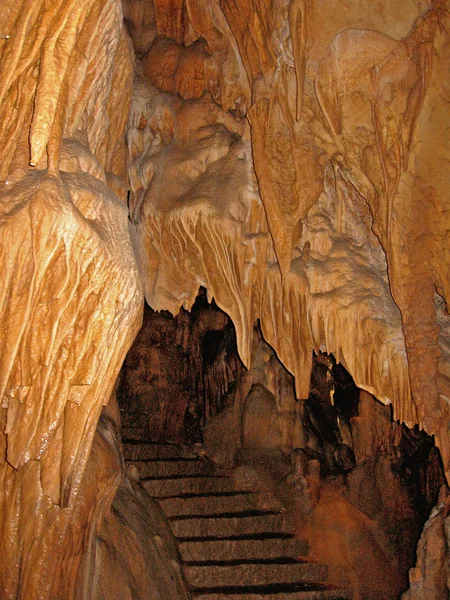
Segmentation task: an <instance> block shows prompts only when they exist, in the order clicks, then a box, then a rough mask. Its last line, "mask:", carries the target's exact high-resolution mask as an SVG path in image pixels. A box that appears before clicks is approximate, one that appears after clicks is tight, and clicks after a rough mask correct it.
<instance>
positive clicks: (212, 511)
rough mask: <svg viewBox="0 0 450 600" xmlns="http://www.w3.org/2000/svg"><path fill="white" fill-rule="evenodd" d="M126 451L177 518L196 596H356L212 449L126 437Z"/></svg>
mask: <svg viewBox="0 0 450 600" xmlns="http://www.w3.org/2000/svg"><path fill="white" fill-rule="evenodd" d="M129 433H131V432H129ZM124 456H125V460H126V463H127V468H128V469H130V468H132V469H135V470H136V469H137V472H138V473H139V477H140V480H141V484H142V485H143V487H144V488H145V489H146V491H147V492H148V493H149V495H150V496H152V497H153V498H155V499H156V500H157V502H158V503H159V505H160V507H161V509H162V511H163V512H164V514H165V516H166V517H167V519H168V521H169V523H170V527H171V530H172V533H173V534H174V536H175V538H176V540H177V543H178V547H179V552H180V557H181V563H182V568H183V573H184V577H185V579H186V581H187V583H188V586H189V588H190V590H191V593H192V596H193V597H194V598H198V599H199V600H200V599H201V600H222V599H224V598H236V599H240V600H256V599H257V598H266V599H270V598H280V599H281V598H283V599H290V600H294V599H298V600H300V599H301V600H325V599H327V600H344V599H347V600H348V599H350V598H352V595H351V594H350V593H349V592H346V591H344V590H341V589H335V588H333V587H332V586H330V585H328V584H327V576H328V569H327V566H326V565H324V564H319V563H317V562H313V561H309V560H308V558H307V553H308V544H307V543H306V542H305V541H304V540H299V539H297V538H295V537H294V535H292V533H291V532H290V531H289V528H288V525H287V523H286V520H285V518H284V511H283V509H282V508H281V507H273V506H272V507H271V506H270V505H265V503H264V498H262V497H261V494H260V493H259V492H258V491H257V490H255V489H252V488H251V487H250V486H248V485H245V484H242V483H241V484H238V483H237V482H236V481H235V479H234V478H233V477H232V476H231V475H230V474H227V473H224V472H220V471H219V470H218V469H217V468H216V467H215V465H214V464H213V463H212V462H211V461H209V460H208V459H207V458H206V457H205V456H201V455H198V454H196V453H195V451H194V450H192V449H188V448H186V447H183V446H181V445H176V444H162V443H156V442H145V441H139V440H138V439H137V440H124ZM135 472H136V471H135Z"/></svg>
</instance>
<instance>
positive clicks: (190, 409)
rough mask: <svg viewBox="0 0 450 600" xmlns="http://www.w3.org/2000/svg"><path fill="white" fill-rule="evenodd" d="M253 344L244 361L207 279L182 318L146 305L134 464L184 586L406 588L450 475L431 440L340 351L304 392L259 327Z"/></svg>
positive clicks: (318, 366)
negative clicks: (159, 514) (174, 547)
mask: <svg viewBox="0 0 450 600" xmlns="http://www.w3.org/2000/svg"><path fill="white" fill-rule="evenodd" d="M252 353H253V354H252V366H251V368H250V369H249V370H247V369H245V368H244V366H243V365H242V362H241V361H240V359H239V356H238V353H237V347H236V336H235V331H234V327H233V324H232V322H231V321H230V319H229V318H228V316H227V315H226V314H225V313H223V312H222V311H221V310H220V309H219V308H218V307H217V306H216V305H215V303H214V302H212V303H211V304H209V303H208V302H207V300H206V293H205V290H200V294H199V296H198V297H197V300H196V302H195V304H194V306H193V307H192V310H191V311H190V312H187V311H185V310H184V309H182V310H181V311H180V313H179V314H178V315H177V316H176V317H172V316H171V315H170V314H169V313H164V312H160V313H156V312H154V311H152V310H151V309H150V308H148V307H146V309H145V314H144V323H143V326H142V329H141V331H140V332H139V334H138V336H137V338H136V340H135V343H134V344H133V346H132V348H131V349H130V351H129V353H128V356H127V358H126V360H125V363H124V366H123V368H122V371H121V375H120V378H119V385H118V389H117V398H118V402H119V406H120V411H121V421H122V438H123V443H124V454H125V458H126V460H127V468H128V473H129V474H130V475H131V476H132V477H134V478H135V479H138V478H140V480H141V483H142V485H143V486H144V488H145V489H146V490H147V492H148V493H149V494H150V495H151V496H153V497H154V498H157V499H158V502H159V505H160V507H161V508H162V510H163V512H164V513H165V516H166V517H167V518H168V520H169V523H170V525H171V529H172V532H173V533H174V535H175V538H176V539H177V542H178V546H179V549H180V553H181V558H182V564H183V569H184V573H185V577H186V578H187V581H188V584H189V586H190V588H191V591H193V593H194V594H196V595H198V596H199V597H201V596H202V595H204V594H206V595H207V597H209V596H210V595H211V597H214V598H216V597H217V598H222V597H223V598H225V597H228V595H227V594H232V595H233V597H235V596H236V597H237V598H239V597H240V596H242V597H243V598H247V597H248V596H247V595H248V594H262V595H263V597H266V596H264V594H266V595H267V594H271V593H275V592H276V593H277V594H283V593H284V594H292V593H294V592H295V593H297V592H298V593H299V594H300V593H303V592H304V593H306V591H308V590H309V591H312V590H316V592H317V594H323V595H322V596H320V595H318V596H317V598H322V597H323V598H325V597H326V598H331V597H332V598H353V597H354V595H355V594H358V593H360V594H363V596H362V597H363V598H367V599H372V598H373V599H378V598H383V599H384V600H387V599H392V600H394V599H395V598H398V596H399V594H400V593H401V592H402V591H403V590H404V589H406V587H407V575H408V570H409V569H410V568H411V567H412V566H413V564H414V560H415V549H416V545H417V541H418V539H419V536H420V532H421V530H422V528H423V525H424V523H425V521H426V519H427V518H428V516H429V513H430V511H431V509H432V507H433V506H434V505H435V504H436V501H437V497H438V492H439V487H440V486H441V485H442V484H443V483H444V475H443V468H442V462H441V458H440V455H439V451H438V449H437V448H436V447H435V445H434V442H433V438H432V437H431V436H428V435H427V434H425V433H424V432H421V431H419V430H418V428H417V427H415V428H414V429H408V428H407V427H406V426H405V425H400V424H398V423H396V422H394V421H393V420H392V410H391V407H389V406H384V405H382V404H381V403H380V402H378V401H377V400H376V399H375V398H374V397H373V396H371V395H370V394H369V393H367V392H365V391H363V390H360V389H358V388H357V386H356V385H355V383H354V382H353V379H352V378H351V376H350V375H349V373H348V372H347V371H346V369H345V368H344V366H343V365H342V364H339V363H337V362H336V360H335V359H334V357H333V356H332V355H327V354H321V353H320V354H318V355H315V356H314V358H313V369H312V373H311V385H310V394H309V397H308V399H307V400H296V398H295V393H294V382H293V377H292V376H291V375H290V374H289V373H288V372H287V371H286V369H285V368H284V367H283V365H282V364H281V363H280V361H279V360H278V359H277V357H276V355H275V353H274V351H273V350H272V348H271V347H270V346H269V345H268V344H267V343H266V342H265V341H264V340H263V338H262V335H261V333H260V331H259V329H258V328H257V331H256V335H255V339H254V344H253V350H252ZM361 557H364V559H363V560H362V558H361ZM311 561H313V562H311ZM312 565H315V567H314V568H313V566H312ZM322 565H324V567H323V568H324V569H325V565H326V572H325V571H321V569H322ZM302 569H303V571H302ZM308 569H309V570H308ZM314 569H315V570H314ZM250 572H252V573H253V575H252V577H253V579H252V577H250V575H249V573H250ZM380 573H382V577H380ZM302 578H303V579H302ZM332 590H334V591H332ZM214 594H215V595H214ZM326 594H329V595H326ZM330 594H334V595H330ZM267 597H269V596H267ZM277 597H278V596H277ZM280 597H281V596H280ZM286 597H288V596H286ZM289 597H290V596H289ZM298 597H299V598H301V597H302V596H301V595H299V596H298Z"/></svg>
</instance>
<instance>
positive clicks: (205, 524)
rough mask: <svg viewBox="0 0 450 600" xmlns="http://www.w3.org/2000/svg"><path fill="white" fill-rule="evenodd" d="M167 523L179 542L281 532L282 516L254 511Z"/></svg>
mask: <svg viewBox="0 0 450 600" xmlns="http://www.w3.org/2000/svg"><path fill="white" fill-rule="evenodd" d="M169 522H170V527H171V529H172V532H173V534H174V536H175V537H176V538H180V541H181V539H183V541H188V540H189V541H194V540H193V539H192V538H203V539H205V538H226V537H232V536H244V535H247V536H249V535H255V534H258V533H264V534H268V533H282V532H283V517H282V514H280V513H270V512H269V513H267V512H262V511H256V510H255V511H249V512H248V513H230V514H229V515H227V516H219V515H209V516H205V515H202V516H199V517H187V518H177V517H175V518H174V519H170V521H169ZM186 538H187V539H186ZM199 541H200V540H199Z"/></svg>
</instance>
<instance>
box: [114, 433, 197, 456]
mask: <svg viewBox="0 0 450 600" xmlns="http://www.w3.org/2000/svg"><path fill="white" fill-rule="evenodd" d="M123 437H124V438H125V436H123ZM123 455H124V458H125V460H127V461H128V460H166V459H169V458H195V454H194V453H193V452H192V451H190V450H189V449H188V448H183V447H182V446H178V445H176V444H159V443H158V442H149V441H144V442H143V441H141V440H137V441H129V442H124V444H123Z"/></svg>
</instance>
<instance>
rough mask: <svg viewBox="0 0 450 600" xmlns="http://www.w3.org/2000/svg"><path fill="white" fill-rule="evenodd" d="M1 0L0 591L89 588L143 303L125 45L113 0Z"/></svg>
mask: <svg viewBox="0 0 450 600" xmlns="http://www.w3.org/2000/svg"><path fill="white" fill-rule="evenodd" d="M2 11H3V13H2V19H1V28H2V29H1V33H2V39H1V40H0V44H1V50H0V53H1V57H2V58H1V67H0V123H1V125H0V138H1V145H0V146H1V147H0V229H1V233H0V270H1V279H0V306H1V312H0V336H1V337H0V339H1V359H0V397H1V399H2V412H1V422H2V428H1V434H0V439H1V441H0V446H1V455H0V480H1V482H2V485H1V493H0V514H1V525H0V546H1V548H2V562H1V567H0V595H1V597H2V598H5V599H6V598H11V599H15V600H18V599H20V598H23V599H27V600H31V599H34V598H36V599H37V598H40V599H44V598H84V597H89V594H88V588H89V585H90V584H89V583H87V582H89V581H90V568H91V567H90V566H89V559H88V558H87V557H89V556H90V553H91V551H92V545H93V543H94V539H95V532H96V529H98V527H99V526H100V524H101V520H102V517H103V515H104V513H105V511H107V510H108V508H109V505H110V503H111V501H112V499H113V497H114V494H115V492H116V489H117V486H118V484H119V482H120V477H121V474H120V469H119V468H118V467H117V466H116V467H115V469H114V467H112V468H111V469H110V467H109V466H108V461H107V457H106V455H105V454H103V455H102V453H100V455H101V456H103V459H100V464H98V465H97V466H96V467H94V473H93V474H92V472H91V474H90V476H89V478H88V479H89V481H86V479H85V478H84V473H85V469H86V464H87V461H88V457H89V453H90V450H91V444H92V440H93V437H94V433H95V430H96V427H97V421H98V418H99V415H100V412H101V409H102V405H104V404H106V403H107V402H108V400H109V397H110V395H111V392H112V389H113V386H114V382H115V379H116V377H117V374H118V371H119V368H120V366H121V363H122V361H123V359H124V356H125V353H126V352H127V350H128V347H129V345H130V344H131V341H132V340H133V337H134V335H135V334H136V332H137V330H138V328H139V325H140V315H141V307H142V291H141V283H140V277H139V272H138V269H137V266H136V261H135V258H134V252H133V249H132V246H131V242H130V235H129V223H128V216H127V208H126V205H125V204H124V202H123V196H124V195H126V189H127V182H126V162H127V160H126V146H125V144H124V139H123V135H124V128H125V124H126V120H127V115H128V106H129V100H130V95H131V82H132V65H133V62H132V53H131V51H130V44H129V41H128V40H127V38H126V35H125V33H124V30H123V26H122V10H121V6H120V3H119V2H117V1H116V0H102V1H97V0H87V1H82V2H78V1H77V2H72V1H71V2H62V1H61V2H58V1H57V2H45V1H42V2H41V1H39V2H33V1H29V0H23V1H21V2H16V3H9V4H7V5H5V3H2ZM117 193H118V194H119V195H122V199H120V198H119V197H118V195H117Z"/></svg>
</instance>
